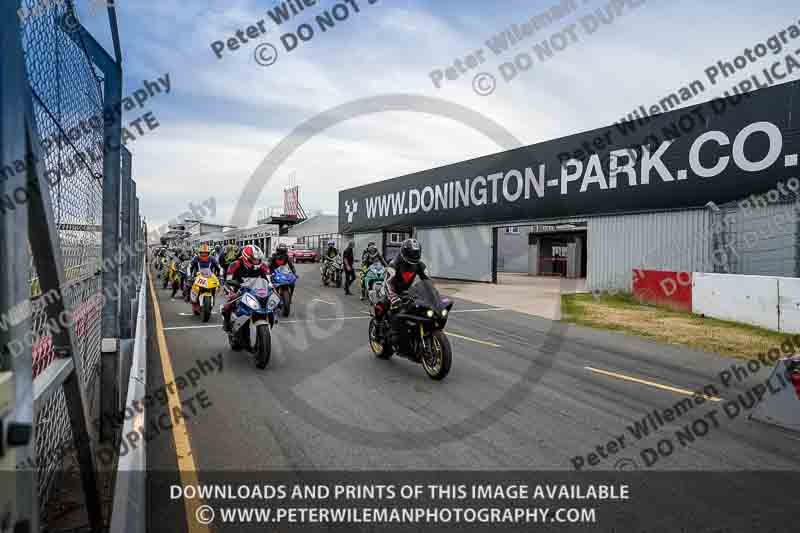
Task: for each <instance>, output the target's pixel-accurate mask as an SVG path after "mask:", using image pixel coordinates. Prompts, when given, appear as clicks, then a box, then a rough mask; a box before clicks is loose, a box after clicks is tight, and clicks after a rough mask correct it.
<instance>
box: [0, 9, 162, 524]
mask: <svg viewBox="0 0 800 533" xmlns="http://www.w3.org/2000/svg"><path fill="white" fill-rule="evenodd" d="M114 16H115V15H114V9H113V6H110V7H109V17H110V18H111V19H112V20H113V17H114ZM111 29H112V33H114V42H118V37H117V36H116V25H115V24H111ZM0 39H2V46H0V54H2V57H1V58H0V170H2V175H1V176H0V237H2V238H0V252H1V253H2V256H0V257H2V259H1V261H2V266H0V349H1V350H2V358H0V370H4V369H6V368H8V369H10V370H12V371H13V373H14V378H15V380H14V381H15V386H16V389H17V395H16V397H17V399H18V401H17V404H16V406H15V410H14V412H13V413H12V415H11V416H12V417H13V418H14V419H15V420H16V421H18V422H20V423H22V424H30V426H31V429H32V439H31V441H30V444H29V445H28V446H20V447H19V449H18V450H17V451H16V463H17V470H18V472H19V473H20V474H23V473H25V474H32V475H19V476H18V479H19V481H17V482H16V484H15V492H16V494H15V511H14V520H15V523H25V524H27V525H28V526H29V528H30V530H33V531H35V530H37V529H42V528H46V527H48V526H50V525H51V522H52V521H53V520H54V519H55V518H56V517H55V516H53V513H52V512H51V509H52V508H55V507H56V506H55V505H53V504H54V503H58V504H59V505H58V506H59V507H61V508H62V509H63V508H64V507H67V508H68V507H69V505H70V504H71V503H73V502H80V506H81V507H85V511H86V513H85V516H87V517H88V521H89V527H90V528H91V529H92V530H100V529H102V528H103V527H104V526H105V525H104V524H103V517H102V512H101V505H100V502H101V498H102V494H101V489H102V484H101V483H100V482H99V480H98V470H99V467H98V460H97V451H98V447H99V445H100V443H101V442H106V443H114V441H115V440H116V439H117V438H118V430H119V428H117V427H115V426H114V424H112V423H111V421H113V420H114V419H115V418H116V417H115V415H117V414H118V413H119V411H120V406H121V403H122V402H121V400H122V398H121V397H122V395H124V394H125V391H126V390H127V389H128V386H127V383H128V367H127V366H122V367H120V364H121V363H120V350H119V349H120V344H121V341H122V340H124V339H133V338H134V337H135V336H136V334H137V331H136V330H137V325H138V321H137V320H136V317H135V316H134V313H135V311H134V310H135V309H137V307H136V303H135V302H137V301H139V300H140V298H139V297H138V294H139V291H140V289H141V287H142V278H141V275H140V273H141V272H142V270H143V268H144V250H145V239H146V228H145V227H144V224H143V220H142V217H141V215H140V213H139V202H138V198H137V197H136V186H135V183H134V181H133V179H132V175H131V159H132V156H131V154H130V153H129V152H128V151H127V150H126V149H125V148H124V146H122V145H121V142H120V139H121V117H120V116H119V113H114V112H113V110H114V109H115V106H116V104H117V103H119V101H120V99H121V91H122V70H121V66H120V64H119V63H118V62H117V61H116V60H115V59H114V58H112V57H111V56H110V55H109V54H108V53H107V52H106V51H105V50H104V49H103V48H102V47H101V46H100V45H99V44H98V43H97V42H96V41H95V40H94V38H93V37H92V36H91V35H90V34H89V33H88V32H87V31H86V30H85V28H83V26H82V25H81V24H80V22H79V20H78V18H77V15H76V13H75V9H74V5H73V2H72V0H65V1H63V2H46V3H43V2H41V1H40V0H21V1H20V0H10V1H8V2H0ZM116 52H117V56H118V53H119V51H118V50H117V51H116ZM117 109H118V107H117ZM109 111H111V116H113V120H106V116H107V112H109ZM20 400H21V401H20ZM73 464H74V465H75V466H77V469H76V470H75V471H73V470H71V469H70V465H73ZM109 466H110V465H109ZM70 476H78V478H79V479H78V482H79V486H80V488H81V491H82V494H80V495H75V494H69V495H67V497H65V495H64V494H62V492H61V491H60V490H59V489H60V487H62V486H63V485H64V484H65V483H66V482H67V481H69V480H70ZM30 480H32V481H30ZM59 499H62V501H57V502H56V501H55V500H59ZM0 503H3V502H0Z"/></svg>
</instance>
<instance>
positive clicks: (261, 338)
mask: <svg viewBox="0 0 800 533" xmlns="http://www.w3.org/2000/svg"><path fill="white" fill-rule="evenodd" d="M270 355H272V339H271V337H270V332H269V326H268V325H267V324H262V325H260V326H258V330H256V367H257V368H258V369H259V370H264V369H265V368H267V364H268V363H269V358H270Z"/></svg>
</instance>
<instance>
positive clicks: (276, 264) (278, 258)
mask: <svg viewBox="0 0 800 533" xmlns="http://www.w3.org/2000/svg"><path fill="white" fill-rule="evenodd" d="M283 265H287V266H288V267H289V269H290V270H291V271H292V274H294V275H295V276H296V275H297V271H296V270H295V269H294V261H292V258H291V257H289V247H288V246H286V244H284V243H280V244H279V245H278V246H277V247H276V248H275V252H274V253H273V254H272V255H271V256H270V258H269V269H270V270H271V271H273V272H274V271H275V270H278V268H280V267H282V266H283Z"/></svg>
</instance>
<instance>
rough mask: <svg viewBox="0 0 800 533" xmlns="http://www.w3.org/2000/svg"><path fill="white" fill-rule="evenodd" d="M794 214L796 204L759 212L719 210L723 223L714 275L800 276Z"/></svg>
mask: <svg viewBox="0 0 800 533" xmlns="http://www.w3.org/2000/svg"><path fill="white" fill-rule="evenodd" d="M798 211H800V204H797V203H790V204H778V205H767V206H765V207H761V208H750V209H746V210H744V209H739V208H738V207H736V208H733V209H723V210H722V211H721V212H720V215H719V218H718V220H719V221H720V222H721V221H722V220H724V221H725V224H724V225H723V229H722V231H721V232H720V237H719V239H718V244H717V246H718V247H719V248H721V251H722V252H724V255H722V254H721V259H722V260H724V262H723V261H718V262H721V263H722V265H718V268H717V269H716V272H723V273H731V274H750V275H762V276H788V277H793V276H797V275H798V274H800V272H798V271H797V270H798V269H797V266H798V260H797V254H798V249H797V248H798V244H799V242H798V233H797V223H798V216H797V215H798Z"/></svg>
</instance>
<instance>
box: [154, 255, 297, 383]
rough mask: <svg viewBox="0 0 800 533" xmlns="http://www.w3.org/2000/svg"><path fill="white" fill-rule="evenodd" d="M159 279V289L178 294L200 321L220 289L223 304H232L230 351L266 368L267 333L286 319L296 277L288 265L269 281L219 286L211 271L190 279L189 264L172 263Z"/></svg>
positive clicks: (269, 345) (269, 347) (208, 313)
mask: <svg viewBox="0 0 800 533" xmlns="http://www.w3.org/2000/svg"><path fill="white" fill-rule="evenodd" d="M162 277H163V288H164V289H171V291H172V298H175V296H176V295H177V294H178V291H181V293H182V298H183V300H184V301H186V302H187V303H190V304H191V306H192V312H193V313H194V314H195V315H196V316H199V317H200V319H201V320H202V321H203V322H208V321H209V320H210V318H211V314H212V310H213V308H214V305H215V303H216V297H217V293H218V292H219V290H220V287H221V288H222V290H223V292H225V293H226V294H227V295H228V296H229V297H230V298H229V300H228V301H227V303H229V304H234V305H233V310H232V312H231V331H230V332H228V344H229V345H230V347H231V349H232V350H234V351H237V352H238V351H241V350H247V351H249V352H250V353H252V354H253V355H254V356H255V363H256V367H258V368H259V369H263V368H266V366H267V364H269V360H270V356H271V353H272V340H271V330H272V328H273V327H275V325H277V323H278V317H279V315H282V316H283V317H288V316H289V313H290V312H291V307H292V297H293V295H294V287H295V284H296V282H297V276H296V275H295V274H294V273H293V272H292V271H291V269H289V267H288V266H286V265H284V266H282V267H280V268H278V269H277V270H275V271H273V272H272V275H271V279H269V280H266V279H263V278H249V279H246V280H245V281H244V282H243V283H238V282H235V281H232V280H228V281H226V282H225V283H224V284H220V281H219V278H218V277H217V276H216V275H215V274H214V273H213V272H212V271H211V269H208V268H201V269H200V270H199V271H198V272H197V274H196V275H195V276H194V277H193V276H192V275H191V262H190V261H184V262H182V263H178V261H177V260H173V261H171V262H169V265H168V266H166V267H165V268H163V273H162ZM221 313H222V307H221V306H220V314H221Z"/></svg>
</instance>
